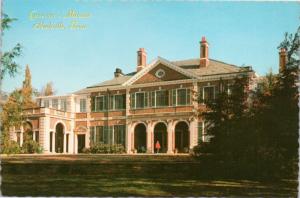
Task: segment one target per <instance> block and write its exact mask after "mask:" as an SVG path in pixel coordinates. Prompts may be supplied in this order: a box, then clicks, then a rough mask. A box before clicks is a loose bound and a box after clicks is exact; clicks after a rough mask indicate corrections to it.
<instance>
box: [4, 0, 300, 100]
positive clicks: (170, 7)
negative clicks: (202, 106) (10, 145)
mask: <svg viewBox="0 0 300 198" xmlns="http://www.w3.org/2000/svg"><path fill="white" fill-rule="evenodd" d="M69 10H74V11H76V12H79V13H89V14H90V17H89V18H87V19H76V20H77V21H78V23H80V24H85V25H86V26H87V28H86V29H85V30H71V29H68V28H67V29H65V30H58V29H52V30H40V29H35V28H33V26H34V24H36V23H39V22H43V23H45V24H47V23H64V24H65V26H66V27H67V26H68V24H70V22H71V21H72V19H66V18H61V17H58V18H54V19H35V20H30V18H29V14H30V13H40V14H49V13H53V14H56V15H61V14H65V13H67V12H68V11H69ZM299 10H300V4H299V3H297V2H178V1H177V2H170V1H156V2H155V1H140V2H136V1H100V0H6V1H4V11H5V13H7V14H8V15H9V16H10V17H14V18H17V19H18V20H17V21H16V22H14V23H13V24H11V26H12V27H11V29H9V30H7V31H6V32H5V34H4V37H3V48H4V51H6V50H9V49H11V48H12V47H13V46H14V45H15V44H16V43H21V44H22V46H23V47H24V48H23V54H22V56H21V57H19V58H18V59H17V62H18V63H19V64H20V65H21V68H20V72H19V74H17V76H16V77H15V78H10V77H8V76H7V77H6V79H5V80H4V83H3V89H4V90H5V91H12V90H13V89H15V88H17V87H20V86H21V85H22V80H23V79H24V69H25V65H26V64H28V65H29V66H30V69H31V73H32V84H33V86H34V87H35V88H37V89H41V87H42V86H43V85H45V84H46V83H47V82H49V81H52V82H53V83H54V87H55V89H56V90H57V94H66V93H71V92H73V91H76V90H79V89H81V88H84V87H86V86H89V85H93V84H96V83H98V82H101V81H103V80H107V79H110V78H112V77H113V72H114V70H115V68H116V67H120V68H122V70H123V72H125V73H126V72H131V71H133V70H135V68H136V51H137V49H138V48H140V47H144V48H145V49H146V51H147V54H148V56H147V62H148V63H149V62H150V61H151V60H153V59H154V58H156V57H157V56H161V57H164V58H166V59H169V60H180V59H188V58H198V57H199V41H200V39H201V37H202V36H206V38H207V40H208V42H209V44H210V55H209V56H210V58H213V59H217V60H221V61H224V62H228V63H231V64H236V65H243V64H245V65H252V67H253V68H254V70H255V71H256V72H257V73H258V74H260V75H263V74H265V73H266V72H268V71H269V70H270V68H272V69H273V71H275V72H277V70H278V51H277V46H278V44H279V43H280V42H281V41H282V40H283V38H284V33H285V32H290V33H294V32H295V31H296V30H297V27H298V26H299V22H300V15H299Z"/></svg>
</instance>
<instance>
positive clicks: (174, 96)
mask: <svg viewBox="0 0 300 198" xmlns="http://www.w3.org/2000/svg"><path fill="white" fill-rule="evenodd" d="M176 91H177V90H176V89H173V90H172V92H173V93H172V101H173V106H176V105H177V103H176Z"/></svg>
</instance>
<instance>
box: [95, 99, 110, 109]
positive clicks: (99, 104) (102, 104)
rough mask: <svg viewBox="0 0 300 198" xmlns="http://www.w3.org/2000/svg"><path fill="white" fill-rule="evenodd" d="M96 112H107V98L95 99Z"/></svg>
mask: <svg viewBox="0 0 300 198" xmlns="http://www.w3.org/2000/svg"><path fill="white" fill-rule="evenodd" d="M95 110H96V111H104V110H107V96H98V97H96V98H95Z"/></svg>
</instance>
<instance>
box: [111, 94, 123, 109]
mask: <svg viewBox="0 0 300 198" xmlns="http://www.w3.org/2000/svg"><path fill="white" fill-rule="evenodd" d="M113 103H114V104H113V109H115V110H121V109H125V108H126V95H125V94H121V95H114V99H113Z"/></svg>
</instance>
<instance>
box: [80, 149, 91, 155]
mask: <svg viewBox="0 0 300 198" xmlns="http://www.w3.org/2000/svg"><path fill="white" fill-rule="evenodd" d="M82 153H86V154H89V153H91V149H90V148H83V149H82Z"/></svg>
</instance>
